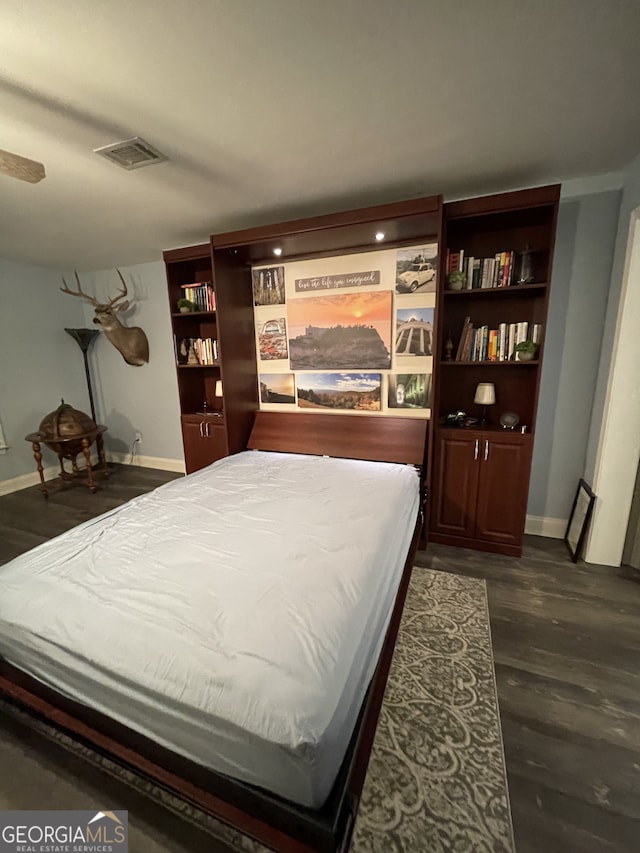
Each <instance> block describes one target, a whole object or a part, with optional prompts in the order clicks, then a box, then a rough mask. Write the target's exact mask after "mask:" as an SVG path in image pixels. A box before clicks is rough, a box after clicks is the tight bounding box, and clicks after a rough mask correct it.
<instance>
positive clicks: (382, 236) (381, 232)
mask: <svg viewBox="0 0 640 853" xmlns="http://www.w3.org/2000/svg"><path fill="white" fill-rule="evenodd" d="M376 240H377V241H378V242H380V240H384V231H378V233H377V234H376Z"/></svg>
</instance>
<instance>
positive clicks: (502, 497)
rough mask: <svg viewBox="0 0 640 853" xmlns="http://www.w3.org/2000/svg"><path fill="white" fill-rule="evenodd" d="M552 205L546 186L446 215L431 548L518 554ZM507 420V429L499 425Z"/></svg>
mask: <svg viewBox="0 0 640 853" xmlns="http://www.w3.org/2000/svg"><path fill="white" fill-rule="evenodd" d="M558 199H559V187H557V186H552V187H539V188H536V189H532V190H523V191H521V192H515V193H504V194H501V195H496V196H484V197H482V198H477V199H467V200H464V201H459V202H452V203H450V204H445V205H444V217H443V241H442V247H443V255H444V257H445V264H443V267H444V268H443V269H442V271H441V273H440V275H439V281H438V287H439V295H438V305H439V306H440V308H439V315H438V328H437V346H436V353H435V358H436V367H435V371H434V373H435V376H436V383H435V385H436V387H435V393H434V409H435V414H436V418H435V419H434V420H435V425H434V426H435V429H434V453H433V467H434V473H433V477H432V485H433V489H432V508H431V516H430V518H431V523H430V526H431V533H430V536H431V538H432V539H433V540H434V541H437V542H445V543H448V544H453V545H461V546H466V547H474V548H481V549H483V550H494V551H500V552H502V553H506V554H513V555H519V554H520V553H521V545H522V536H523V533H524V521H525V515H526V500H527V493H528V488H529V475H530V466H531V452H532V448H533V439H534V435H535V426H536V414H537V403H538V393H539V387H540V373H541V368H542V359H543V354H544V337H545V328H546V317H547V306H548V298H549V282H550V280H551V261H552V256H553V246H554V238H555V228H556V216H557V208H558ZM524 341H532V342H533V343H534V344H535V346H534V347H533V348H532V349H533V352H532V353H530V354H529V356H528V360H524V356H522V355H521V354H520V353H518V352H517V351H516V345H517V344H519V343H522V342H524ZM480 384H482V385H486V384H489V385H492V386H493V387H494V389H495V403H494V404H492V405H490V406H488V407H487V410H486V411H487V412H488V418H487V421H486V422H482V420H481V418H482V416H483V414H485V410H483V409H482V407H481V406H480V405H477V404H475V402H474V400H475V397H476V390H477V388H478V385H480ZM459 413H464V415H465V417H464V418H463V417H459V418H458V419H457V420H455V419H454V418H452V417H449V418H448V416H451V415H453V414H459ZM506 413H510V415H515V416H516V420H517V425H516V428H515V429H514V430H506V429H504V428H503V427H502V425H501V415H503V414H506ZM508 420H509V422H510V423H512V422H513V418H512V417H509V419H508ZM460 423H462V424H466V426H462V427H461V426H457V425H456V424H460Z"/></svg>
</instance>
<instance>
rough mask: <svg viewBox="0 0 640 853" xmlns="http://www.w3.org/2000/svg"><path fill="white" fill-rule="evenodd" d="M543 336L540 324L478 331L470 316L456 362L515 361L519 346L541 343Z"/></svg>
mask: <svg viewBox="0 0 640 853" xmlns="http://www.w3.org/2000/svg"><path fill="white" fill-rule="evenodd" d="M541 336H542V326H541V325H540V323H528V322H527V321H523V322H520V323H500V324H499V326H498V328H497V329H490V328H489V327H488V326H477V327H476V328H474V326H473V324H472V322H471V318H470V317H466V318H465V321H464V324H463V326H462V333H461V335H460V341H459V342H458V349H457V352H456V357H455V360H456V361H511V360H513V359H515V352H516V344H519V343H521V342H522V341H528V340H530V341H533V343H534V344H539V343H540V340H541Z"/></svg>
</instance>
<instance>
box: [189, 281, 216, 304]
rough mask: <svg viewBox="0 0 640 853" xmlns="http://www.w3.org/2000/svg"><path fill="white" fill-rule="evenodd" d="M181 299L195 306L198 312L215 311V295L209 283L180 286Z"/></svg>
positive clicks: (202, 282) (200, 282)
mask: <svg viewBox="0 0 640 853" xmlns="http://www.w3.org/2000/svg"><path fill="white" fill-rule="evenodd" d="M181 290H182V292H183V297H184V298H185V299H188V300H189V301H190V302H193V304H194V305H195V306H196V308H197V310H198V311H215V310H216V293H215V290H214V289H213V284H212V283H211V282H210V281H197V282H194V283H193V284H183V285H181Z"/></svg>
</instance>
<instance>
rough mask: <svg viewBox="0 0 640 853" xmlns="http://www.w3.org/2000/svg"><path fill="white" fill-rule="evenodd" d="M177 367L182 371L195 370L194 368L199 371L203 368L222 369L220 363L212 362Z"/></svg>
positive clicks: (178, 365)
mask: <svg viewBox="0 0 640 853" xmlns="http://www.w3.org/2000/svg"><path fill="white" fill-rule="evenodd" d="M176 367H178V368H180V370H185V369H188V370H193V369H194V368H195V369H196V370H197V369H198V368H202V367H220V362H219V361H212V362H211V364H177V365H176Z"/></svg>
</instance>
